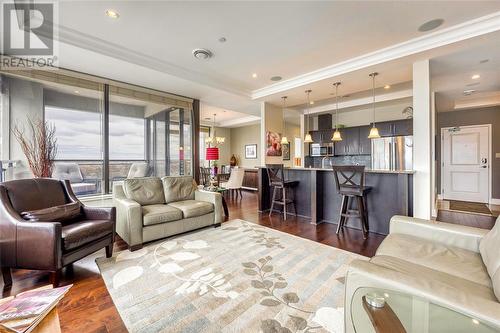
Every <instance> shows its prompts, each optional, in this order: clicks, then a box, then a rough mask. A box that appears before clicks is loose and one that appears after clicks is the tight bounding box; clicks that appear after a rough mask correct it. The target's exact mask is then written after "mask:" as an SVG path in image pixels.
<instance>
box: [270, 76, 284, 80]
mask: <svg viewBox="0 0 500 333" xmlns="http://www.w3.org/2000/svg"><path fill="white" fill-rule="evenodd" d="M281 79H282V77H281V76H278V75H276V76H273V77H271V79H270V80H271V81H281Z"/></svg>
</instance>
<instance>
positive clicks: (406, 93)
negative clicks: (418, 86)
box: [302, 89, 413, 115]
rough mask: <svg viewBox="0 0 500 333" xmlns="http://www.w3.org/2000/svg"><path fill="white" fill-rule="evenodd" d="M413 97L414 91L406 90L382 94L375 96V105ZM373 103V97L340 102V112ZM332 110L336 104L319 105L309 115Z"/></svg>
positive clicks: (311, 109)
mask: <svg viewBox="0 0 500 333" xmlns="http://www.w3.org/2000/svg"><path fill="white" fill-rule="evenodd" d="M412 96H413V89H405V90H401V91H395V92H390V93H387V94H381V95H378V96H375V103H382V102H389V101H394V100H398V99H404V98H408V97H412ZM372 103H373V97H372V96H367V97H362V98H356V99H353V100H350V101H345V102H340V103H339V110H342V109H346V108H352V107H356V106H363V105H371V104H372ZM332 110H335V103H330V104H325V105H318V106H315V107H312V108H309V112H308V114H309V115H312V114H316V113H321V112H327V111H332ZM302 112H304V110H302Z"/></svg>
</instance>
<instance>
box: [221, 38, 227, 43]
mask: <svg viewBox="0 0 500 333" xmlns="http://www.w3.org/2000/svg"><path fill="white" fill-rule="evenodd" d="M226 41H227V39H226V37H221V38H219V42H221V43H225V42H226Z"/></svg>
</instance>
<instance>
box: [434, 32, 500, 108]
mask: <svg viewBox="0 0 500 333" xmlns="http://www.w3.org/2000/svg"><path fill="white" fill-rule="evenodd" d="M484 60H488V61H487V62H484V63H481V61H484ZM431 74H432V89H433V90H434V91H435V92H436V93H437V97H436V102H437V103H436V109H437V111H438V112H446V111H453V110H454V109H455V105H456V104H457V105H458V104H462V103H464V102H467V103H469V102H470V101H476V103H477V105H481V103H482V100H486V99H490V97H491V95H492V94H493V95H498V93H499V92H500V40H499V39H498V38H496V39H486V38H483V42H482V43H481V45H478V46H472V47H469V48H467V49H464V50H461V51H459V52H456V53H453V54H449V55H445V56H441V57H437V58H434V59H432V61H431ZM474 74H478V75H480V78H479V79H472V75H474ZM469 89H474V90H475V92H474V93H473V94H472V95H470V96H464V94H463V92H464V90H469ZM470 105H473V104H470Z"/></svg>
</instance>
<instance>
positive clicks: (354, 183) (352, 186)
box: [333, 165, 371, 239]
mask: <svg viewBox="0 0 500 333" xmlns="http://www.w3.org/2000/svg"><path fill="white" fill-rule="evenodd" d="M333 174H334V176H335V184H336V186H337V192H338V193H339V194H341V195H342V204H341V206H340V216H339V224H338V226H337V234H338V233H339V232H340V229H341V228H343V227H344V225H345V222H346V220H347V219H348V218H349V217H357V218H359V219H360V220H361V229H362V231H363V238H364V239H366V237H367V234H368V210H367V208H366V195H367V194H368V192H370V190H371V187H369V186H365V166H364V165H336V166H333ZM351 200H355V201H356V205H357V209H349V203H350V201H351Z"/></svg>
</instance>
